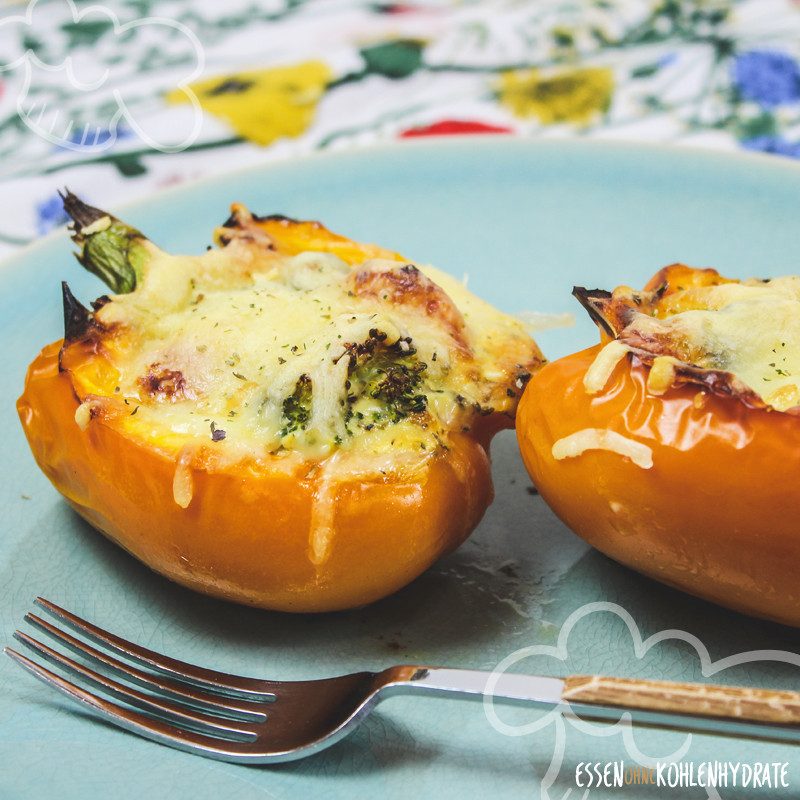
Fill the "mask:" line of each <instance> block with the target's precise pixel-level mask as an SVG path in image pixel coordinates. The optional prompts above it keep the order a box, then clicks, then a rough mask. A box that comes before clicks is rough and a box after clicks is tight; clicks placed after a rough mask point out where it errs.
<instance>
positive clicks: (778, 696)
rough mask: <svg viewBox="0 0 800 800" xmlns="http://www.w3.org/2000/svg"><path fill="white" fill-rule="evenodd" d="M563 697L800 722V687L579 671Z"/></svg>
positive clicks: (650, 708)
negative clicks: (636, 677)
mask: <svg viewBox="0 0 800 800" xmlns="http://www.w3.org/2000/svg"><path fill="white" fill-rule="evenodd" d="M562 699H563V700H567V701H569V702H570V703H586V704H587V705H592V704H596V705H604V706H617V707H621V708H630V709H639V710H643V711H670V712H676V713H679V714H692V715H700V716H710V717H724V718H727V719H732V720H749V721H754V722H772V723H779V724H792V723H795V724H797V723H800V692H788V691H772V690H770V689H745V688H739V687H735V686H708V685H704V684H697V683H673V682H671V681H647V680H634V679H631V678H604V677H602V676H598V675H594V676H587V675H573V676H571V677H569V678H567V679H566V680H565V682H564V692H563V694H562Z"/></svg>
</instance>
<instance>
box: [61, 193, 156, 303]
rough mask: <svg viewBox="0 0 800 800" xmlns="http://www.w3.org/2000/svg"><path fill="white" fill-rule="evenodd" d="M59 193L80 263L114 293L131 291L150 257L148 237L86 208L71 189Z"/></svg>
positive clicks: (94, 210) (101, 212)
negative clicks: (69, 223) (70, 220)
mask: <svg viewBox="0 0 800 800" xmlns="http://www.w3.org/2000/svg"><path fill="white" fill-rule="evenodd" d="M59 194H60V195H61V199H62V200H63V202H64V211H66V212H67V214H69V216H70V217H71V218H72V221H73V226H72V228H71V229H70V230H72V231H73V236H72V241H73V242H75V244H77V245H78V247H79V248H80V252H78V253H75V257H76V258H77V259H78V261H79V262H80V264H81V265H82V266H83V267H84V268H85V269H86V270H88V271H89V272H91V273H92V274H94V275H97V277H98V278H100V280H102V281H103V282H104V283H105V284H106V285H107V286H108V287H109V288H110V289H111V291H112V292H113V293H114V294H128V293H130V292H132V291H133V290H134V289H135V288H136V284H137V282H138V281H140V280H142V278H143V275H144V267H145V265H146V264H147V262H148V261H149V260H150V257H151V251H150V250H149V248H148V247H147V244H148V243H149V240H148V239H147V237H145V236H144V234H142V233H141V232H140V231H138V230H136V228H133V227H131V226H130V225H126V224H125V223H124V222H121V221H120V220H118V219H117V218H116V217H114V216H112V215H111V214H109V213H107V212H106V211H101V210H100V209H99V208H93V207H92V206H90V205H87V204H86V203H84V202H83V201H82V200H80V199H79V198H78V197H76V196H75V195H74V194H72V192H70V191H69V189H67V190H66V194H61V193H60V192H59Z"/></svg>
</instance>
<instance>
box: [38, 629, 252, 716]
mask: <svg viewBox="0 0 800 800" xmlns="http://www.w3.org/2000/svg"><path fill="white" fill-rule="evenodd" d="M25 620H26V622H29V623H31V624H32V625H35V626H36V627H38V628H39V629H41V630H42V631H43V632H44V633H46V634H48V636H52V637H53V638H54V639H56V640H57V641H59V642H60V643H61V644H63V645H64V647H66V648H68V649H69V650H71V651H72V652H73V653H76V654H78V655H81V656H88V657H90V658H93V659H94V660H96V661H98V662H100V663H101V664H103V665H105V666H106V667H108V668H109V669H111V670H113V671H114V672H115V673H122V674H123V675H124V676H125V677H126V678H127V679H128V680H130V681H132V682H134V683H137V684H139V685H140V686H144V687H145V688H148V689H153V690H155V691H158V692H161V693H162V694H165V695H167V696H169V697H171V698H172V699H175V700H178V701H182V702H185V703H187V704H189V705H193V706H199V707H200V708H201V710H204V711H209V712H216V713H218V714H224V715H228V716H233V717H234V718H236V719H240V720H242V721H244V722H247V721H253V722H263V721H264V720H265V719H266V715H265V714H264V713H263V712H262V711H257V710H255V709H254V708H253V703H252V700H241V701H237V700H234V699H232V698H230V697H227V696H223V695H220V694H216V695H210V694H206V693H203V692H200V691H199V690H195V689H192V688H190V686H189V685H188V684H186V683H172V682H169V681H165V680H160V679H159V678H157V677H156V676H155V675H153V674H151V673H147V672H142V671H141V670H139V669H136V668H135V667H130V666H128V665H127V664H123V663H122V662H121V661H118V660H117V659H115V658H112V657H111V656H107V655H105V654H104V653H101V652H100V651H99V650H96V649H95V648H94V647H91V646H90V645H88V644H86V643H85V642H81V641H79V640H78V639H75V638H74V637H73V636H70V635H69V634H68V633H65V632H64V631H62V630H59V629H58V628H56V627H55V626H54V625H51V624H50V623H49V622H46V621H45V620H43V619H40V618H39V617H37V616H36V615H35V614H26V615H25Z"/></svg>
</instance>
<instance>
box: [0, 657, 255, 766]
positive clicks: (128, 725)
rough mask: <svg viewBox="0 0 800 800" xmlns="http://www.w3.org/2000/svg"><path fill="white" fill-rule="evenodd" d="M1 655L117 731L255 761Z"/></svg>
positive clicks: (239, 745) (245, 749) (244, 751)
mask: <svg viewBox="0 0 800 800" xmlns="http://www.w3.org/2000/svg"><path fill="white" fill-rule="evenodd" d="M3 652H4V653H5V654H6V655H7V656H8V657H9V658H11V659H13V660H14V661H16V662H17V663H18V664H19V665H20V666H21V667H23V668H24V669H26V670H27V671H28V672H30V673H31V674H32V675H34V676H36V677H37V678H39V680H41V681H44V682H45V683H46V684H48V685H49V686H52V687H53V688H54V689H58V690H59V691H60V692H62V693H63V694H65V695H67V697H69V698H70V699H72V700H75V701H77V702H78V703H80V705H81V706H82V707H83V709H84V710H85V711H88V712H89V713H91V714H94V715H95V716H98V717H100V718H101V719H105V720H106V721H107V722H111V723H113V724H114V725H118V726H119V727H121V728H125V729H126V730H129V731H132V732H133V733H137V734H139V735H140V736H144V737H145V738H147V739H151V740H152V741H154V742H159V743H160V744H166V745H169V746H170V747H175V748H177V749H178V750H185V751H186V752H189V753H200V754H201V755H204V756H206V757H207V758H216V759H219V760H221V761H236V762H239V763H243V764H246V763H253V762H254V761H255V760H256V759H254V758H253V755H252V748H251V743H250V742H234V741H225V740H223V739H215V738H213V737H211V736H203V735H202V734H199V733H193V732H192V731H184V730H181V729H180V728H176V727H174V726H172V725H168V724H167V723H165V722H161V721H159V720H157V719H152V718H150V717H147V716H145V715H144V714H141V713H139V712H138V711H134V710H132V709H130V708H125V707H123V706H118V705H117V704H116V703H112V702H111V701H109V700H104V699H103V698H101V697H97V695H94V694H92V693H91V692H87V691H86V690H85V689H81V688H80V687H79V686H76V685H75V684H74V683H70V682H69V681H68V680H65V679H64V678H62V677H60V676H59V675H56V674H55V673H54V672H51V671H50V670H49V669H47V668H46V667H42V666H40V665H39V664H37V663H35V662H34V661H31V660H30V659H29V658H26V657H25V656H23V655H20V654H19V653H17V652H16V651H15V650H12V649H11V648H9V647H6V648H4V649H3Z"/></svg>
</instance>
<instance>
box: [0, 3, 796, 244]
mask: <svg viewBox="0 0 800 800" xmlns="http://www.w3.org/2000/svg"><path fill="white" fill-rule="evenodd" d="M0 70H2V71H1V72H0V154H2V158H1V159H0V181H2V215H0V255H2V254H4V253H8V252H11V251H13V250H14V249H16V248H17V247H19V246H21V245H23V244H25V243H27V242H29V241H31V240H33V239H34V238H36V237H37V236H39V235H42V234H44V233H47V232H48V231H49V230H51V229H53V228H54V227H56V226H58V225H60V224H62V223H63V222H64V221H65V217H64V214H63V211H62V210H61V204H60V200H59V198H58V196H57V194H56V189H57V188H59V187H63V186H68V187H69V188H70V189H71V190H72V191H74V192H76V193H78V194H79V195H81V196H82V197H84V198H85V199H86V200H87V201H88V202H90V203H95V204H97V205H99V206H101V207H103V206H114V205H116V204H118V203H119V202H121V201H124V200H127V199H133V198H136V197H141V196H143V195H147V194H149V193H151V192H154V191H157V190H158V189H160V188H161V187H165V186H169V185H171V184H175V183H178V182H181V181H185V180H190V179H193V178H197V177H200V176H203V175H208V174H213V173H219V172H224V171H227V170H230V169H235V168H237V167H243V166H246V165H254V164H258V163H262V162H266V161H270V160H274V159H283V158H287V157H289V156H293V155H296V154H301V153H307V152H311V151H315V150H326V149H334V148H349V147H359V146H363V145H367V144H370V143H373V142H376V141H386V140H404V139H412V138H415V137H420V136H438V135H443V134H451V135H453V134H462V135H468V134H494V135H506V136H508V135H513V136H538V137H553V136H573V137H603V138H615V139H627V140H640V141H658V142H671V143H678V144H685V145H694V146H701V147H713V148H721V149H727V150H736V149H742V148H743V149H746V150H757V151H763V152H768V153H774V154H775V155H776V156H779V157H788V158H800V2H798V0H794V1H793V2H792V1H791V0H658V1H657V0H505V2H502V1H501V0H471V1H470V0H461V2H457V0H411V1H410V2H406V3H380V2H367V1H366V0H260V2H259V1H257V0H230V2H225V3H220V2H216V0H105V2H102V3H100V4H97V3H94V4H90V3H81V2H79V3H73V2H72V0H38V2H37V0H31V2H30V3H28V4H24V3H15V2H11V3H9V2H5V3H3V4H2V6H1V7H0Z"/></svg>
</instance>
